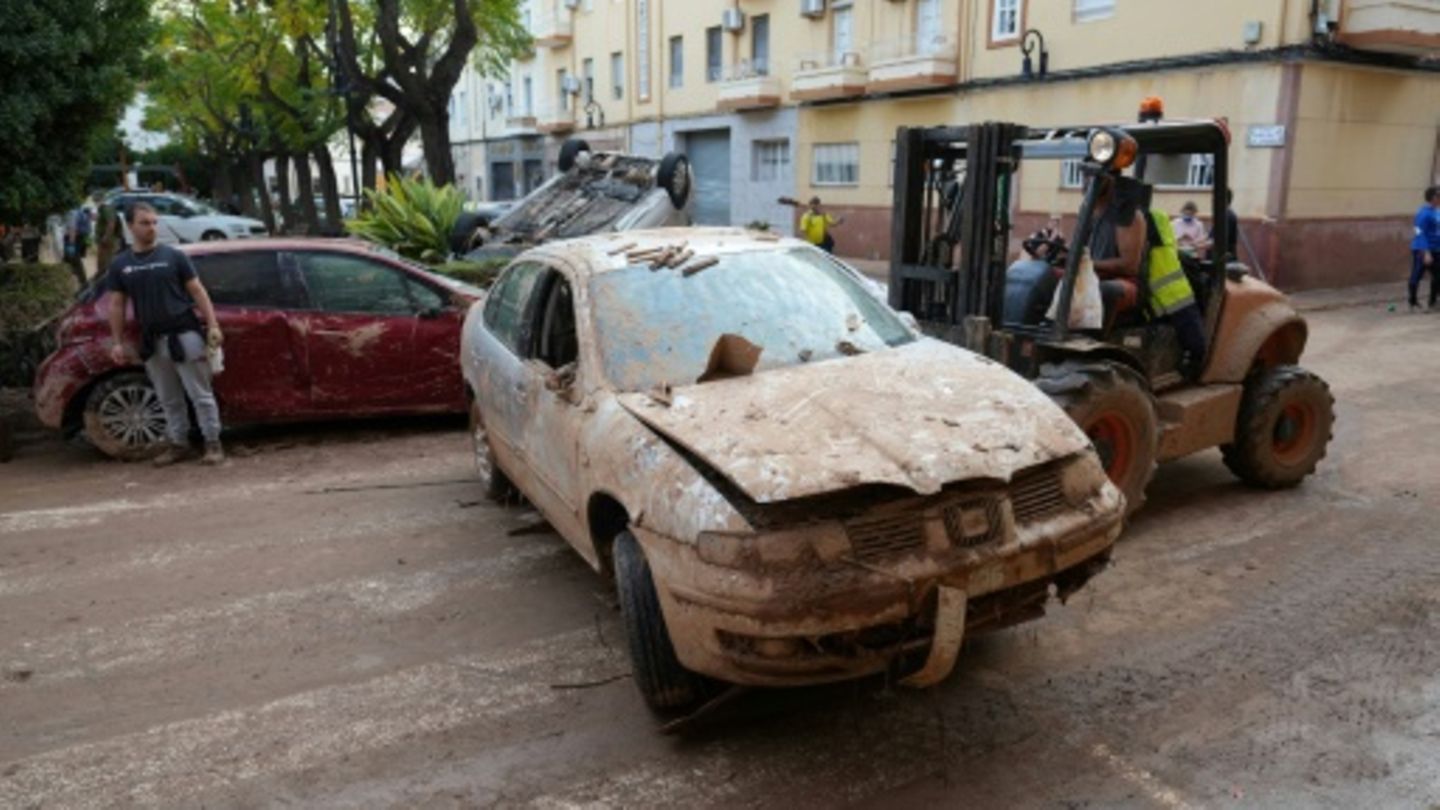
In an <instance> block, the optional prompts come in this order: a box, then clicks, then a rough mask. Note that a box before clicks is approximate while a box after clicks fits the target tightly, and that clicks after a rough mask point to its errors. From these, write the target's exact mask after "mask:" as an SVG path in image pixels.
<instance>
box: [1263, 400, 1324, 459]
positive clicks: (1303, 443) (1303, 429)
mask: <svg viewBox="0 0 1440 810" xmlns="http://www.w3.org/2000/svg"><path fill="white" fill-rule="evenodd" d="M1317 421H1318V420H1317V419H1316V418H1315V409H1314V408H1312V407H1310V406H1309V405H1306V404H1304V403H1301V402H1292V403H1290V404H1289V405H1286V406H1285V407H1284V408H1282V409H1281V410H1280V416H1279V417H1278V418H1276V420H1275V427H1274V429H1273V430H1272V431H1271V436H1270V441H1271V448H1272V450H1273V451H1274V453H1275V460H1276V461H1278V462H1280V463H1281V464H1295V463H1297V462H1299V461H1302V460H1304V458H1305V456H1306V455H1307V454H1308V453H1309V452H1310V447H1311V445H1312V444H1313V443H1314V441H1315V426H1316V422H1317Z"/></svg>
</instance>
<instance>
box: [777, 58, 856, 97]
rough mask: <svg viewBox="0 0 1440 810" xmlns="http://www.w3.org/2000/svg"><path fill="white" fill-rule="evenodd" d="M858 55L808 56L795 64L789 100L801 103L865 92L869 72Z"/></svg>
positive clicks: (798, 59) (799, 59) (797, 60)
mask: <svg viewBox="0 0 1440 810" xmlns="http://www.w3.org/2000/svg"><path fill="white" fill-rule="evenodd" d="M864 61H865V60H864V57H863V56H862V55H861V54H860V52H858V51H843V52H838V53H837V52H835V51H827V52H825V53H819V54H805V55H802V56H800V57H798V58H797V59H796V60H795V73H794V75H793V76H792V77H791V80H790V97H791V98H794V99H796V100H798V101H817V100H820V99H830V98H846V97H848V96H857V95H860V94H862V93H864V92H865V84H866V82H867V80H868V79H869V72H868V71H867V70H866V68H865V65H864Z"/></svg>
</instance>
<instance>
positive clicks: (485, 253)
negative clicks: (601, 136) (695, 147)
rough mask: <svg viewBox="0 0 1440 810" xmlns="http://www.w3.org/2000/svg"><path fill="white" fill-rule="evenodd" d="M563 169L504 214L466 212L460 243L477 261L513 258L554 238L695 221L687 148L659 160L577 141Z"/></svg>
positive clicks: (563, 158) (568, 147) (569, 145)
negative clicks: (594, 146)
mask: <svg viewBox="0 0 1440 810" xmlns="http://www.w3.org/2000/svg"><path fill="white" fill-rule="evenodd" d="M557 167H558V168H559V170H560V171H559V173H558V174H556V175H555V176H554V177H552V178H550V180H548V181H546V182H545V183H544V184H543V185H541V186H540V187H539V188H537V189H535V190H534V191H532V192H530V194H528V195H526V196H525V198H524V199H522V200H520V201H518V202H517V203H515V204H514V205H513V206H510V207H508V208H506V209H505V211H504V212H503V213H500V214H499V215H498V216H496V215H492V214H491V213H490V212H484V211H481V212H471V213H469V214H465V215H462V217H461V219H460V220H459V221H458V222H457V223H456V230H455V233H454V235H453V237H452V241H455V242H456V244H454V245H452V248H453V249H454V250H455V251H456V252H457V253H465V254H468V256H467V258H471V259H487V258H494V257H510V256H515V255H517V254H519V253H520V252H521V251H522V250H524V249H525V248H527V247H531V246H533V245H537V244H540V243H541V242H546V241H549V240H551V239H571V238H575V237H579V236H586V235H589V234H596V233H606V232H610V231H629V230H639V229H642V228H660V227H670V226H677V225H689V224H690V200H691V197H692V194H691V192H692V190H693V188H694V176H693V173H692V172H691V171H690V161H689V159H687V158H686V157H685V155H683V154H682V153H680V152H671V153H669V154H667V155H665V156H664V157H663V158H661V159H660V160H654V159H652V158H647V157H641V156H639V155H631V154H626V153H623V152H601V151H594V150H592V149H591V148H590V145H589V144H588V143H586V142H585V141H583V140H581V139H579V138H571V139H570V140H568V141H566V142H565V143H564V145H562V147H561V149H560V156H559V161H558V163H557Z"/></svg>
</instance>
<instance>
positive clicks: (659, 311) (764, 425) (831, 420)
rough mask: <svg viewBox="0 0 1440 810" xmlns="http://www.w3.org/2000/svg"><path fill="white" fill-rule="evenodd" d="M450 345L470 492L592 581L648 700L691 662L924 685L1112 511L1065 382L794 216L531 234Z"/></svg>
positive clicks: (1119, 510)
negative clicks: (780, 232)
mask: <svg viewBox="0 0 1440 810" xmlns="http://www.w3.org/2000/svg"><path fill="white" fill-rule="evenodd" d="M463 341H464V342H463V345H462V347H461V362H462V363H463V365H464V370H465V383H466V392H467V395H468V396H469V398H470V416H471V425H472V430H471V435H472V438H473V447H474V452H475V457H476V465H477V468H478V470H479V472H480V474H481V476H482V478H483V480H484V481H485V482H486V486H487V489H488V491H489V494H490V495H491V496H492V497H495V498H498V499H507V498H512V497H513V496H514V495H516V494H517V493H518V494H520V495H523V496H524V497H525V498H526V499H528V500H529V501H530V503H532V504H533V505H534V506H535V507H536V508H537V509H538V510H539V511H540V512H541V513H542V514H543V515H544V516H545V518H546V519H547V520H548V521H549V522H550V523H551V525H553V526H554V527H555V529H556V530H557V531H558V532H559V533H560V534H561V535H562V536H563V537H564V538H565V539H566V540H567V541H568V542H569V543H570V544H571V545H572V546H573V547H574V548H575V549H576V550H577V551H578V552H579V553H580V554H581V556H583V557H584V558H585V559H586V560H587V561H588V562H589V563H590V564H591V565H592V566H593V567H595V568H596V569H597V570H599V571H600V572H602V573H603V574H605V575H606V576H609V577H613V578H614V581H615V585H616V588H617V590H618V593H619V598H620V606H621V613H622V617H623V620H624V624H625V627H626V630H627V633H628V638H629V643H630V655H631V657H632V659H633V666H634V677H635V682H636V684H637V685H638V686H639V688H640V691H641V693H642V694H643V695H644V697H645V699H646V700H647V702H649V704H650V705H651V706H652V707H655V708H661V709H665V708H675V707H679V706H683V705H686V704H688V703H690V702H691V701H693V700H695V699H696V698H697V697H699V696H700V695H701V694H702V693H703V692H704V690H705V689H706V685H705V683H706V682H705V681H704V680H702V678H701V676H705V677H708V678H715V679H719V680H721V681H725V682H730V683H738V684H751V685H760V686H791V685H799V684H813V683H821V682H826V681H835V680H840V679H845V678H853V677H858V676H862V675H866V674H870V673H875V672H880V671H884V670H886V669H887V668H890V667H896V668H897V669H900V670H902V671H908V672H909V674H908V675H906V682H907V683H910V684H912V685H928V684H932V683H935V682H937V681H939V680H940V679H941V678H943V677H944V676H945V675H946V674H948V672H949V671H950V669H951V667H952V666H953V664H954V662H955V659H956V655H957V654H958V651H959V648H960V642H961V639H962V638H963V636H964V635H965V634H966V633H967V632H975V631H980V630H988V629H993V628H997V627H1003V626H1006V625H1008V624H1013V623H1016V622H1019V621H1025V620H1027V619H1031V618H1035V617H1037V616H1038V615H1040V613H1041V612H1043V606H1044V604H1045V603H1046V601H1047V599H1048V597H1049V594H1050V593H1052V591H1051V588H1052V587H1053V588H1054V589H1055V590H1054V591H1053V592H1054V593H1058V595H1059V596H1060V597H1061V598H1064V597H1065V596H1067V595H1069V594H1070V593H1071V592H1073V591H1074V590H1075V589H1077V588H1079V587H1080V586H1081V585H1083V584H1084V583H1085V582H1086V581H1087V580H1088V579H1089V577H1090V576H1091V575H1092V574H1094V573H1095V572H1096V571H1098V570H1099V569H1100V568H1101V567H1102V566H1103V565H1104V563H1105V561H1106V560H1107V558H1108V555H1109V553H1110V549H1111V546H1112V544H1113V543H1114V542H1115V539H1116V537H1117V536H1118V535H1119V532H1120V528H1121V522H1122V517H1123V512H1124V498H1123V496H1121V495H1120V493H1119V491H1118V490H1117V489H1116V488H1115V487H1114V486H1113V485H1112V484H1110V483H1109V481H1108V479H1107V478H1106V476H1105V472H1104V470H1103V469H1102V467H1101V465H1100V462H1099V459H1098V458H1097V456H1096V453H1095V451H1094V449H1093V447H1092V445H1091V443H1090V441H1089V440H1088V439H1087V438H1086V436H1085V434H1084V433H1082V432H1081V431H1080V429H1079V428H1078V427H1076V426H1075V423H1074V422H1072V421H1071V420H1070V419H1069V418H1068V417H1067V416H1066V415H1065V412H1064V411H1062V410H1061V409H1060V408H1059V406H1057V405H1056V404H1055V403H1054V402H1052V401H1051V400H1050V399H1049V398H1048V397H1046V396H1045V395H1044V394H1042V393H1040V391H1039V390H1038V389H1036V388H1035V387H1034V386H1033V385H1031V384H1029V383H1027V382H1026V381H1025V380H1024V379H1022V378H1021V377H1019V376H1017V375H1016V374H1014V373H1012V372H1010V371H1009V370H1007V369H1006V368H1005V367H1003V366H1001V365H1000V364H998V363H994V362H992V361H990V360H987V359H985V358H983V357H979V356H977V355H975V354H973V353H971V352H969V351H966V350H964V349H961V348H958V347H956V346H952V345H950V344H947V343H943V342H940V341H937V340H932V339H929V338H926V337H923V336H921V335H920V334H919V333H917V332H916V331H914V330H913V329H911V328H910V327H909V326H907V325H906V321H905V319H904V318H902V317H901V316H900V314H899V313H896V312H895V311H893V310H891V309H890V308H889V307H888V306H886V305H885V303H884V302H883V301H882V300H880V299H879V298H878V297H876V295H875V294H874V292H872V289H871V288H870V287H869V286H867V285H866V284H864V283H863V281H862V279H861V277H860V275H859V273H858V272H856V271H855V270H853V269H851V268H849V267H848V266H846V265H844V264H842V263H840V262H838V261H837V260H835V259H833V258H832V257H830V256H828V255H826V254H825V253H823V252H821V251H819V250H817V249H815V248H814V247H812V246H810V245H808V244H806V243H803V242H800V241H797V240H793V239H779V238H776V237H767V236H763V235H759V234H755V233H749V232H746V231H742V230H738V229H710V228H704V229H702V228H685V229H670V230H651V231H640V232H630V233H624V234H612V235H606V236H596V237H589V238H585V239H578V240H573V241H562V242H553V243H550V244H548V245H544V246H541V247H538V248H535V249H532V250H530V251H527V252H526V253H524V254H523V255H521V256H520V257H519V258H518V259H517V260H516V261H514V262H513V263H511V264H510V265H509V266H508V267H507V268H506V270H505V271H504V272H503V273H502V275H501V276H500V277H499V278H498V279H497V281H496V283H495V285H494V286H493V287H492V288H491V289H490V292H489V294H488V296H487V298H486V300H485V301H484V303H483V304H477V305H475V306H473V307H472V308H471V311H470V314H469V316H468V317H467V318H466V321H465V327H464V333H463ZM959 436H964V437H965V441H963V442H962V441H958V440H957V438H956V437H959ZM912 654H918V655H922V656H924V657H923V658H922V659H921V660H923V664H922V665H921V666H920V668H919V669H918V670H913V665H914V663H917V662H915V661H911V660H910V659H908V658H907V656H908V655H912Z"/></svg>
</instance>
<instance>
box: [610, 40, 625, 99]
mask: <svg viewBox="0 0 1440 810" xmlns="http://www.w3.org/2000/svg"><path fill="white" fill-rule="evenodd" d="M610 95H611V97H612V98H615V99H617V100H618V99H622V98H624V97H625V56H624V55H623V54H621V53H620V52H619V51H616V52H615V53H612V54H610Z"/></svg>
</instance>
